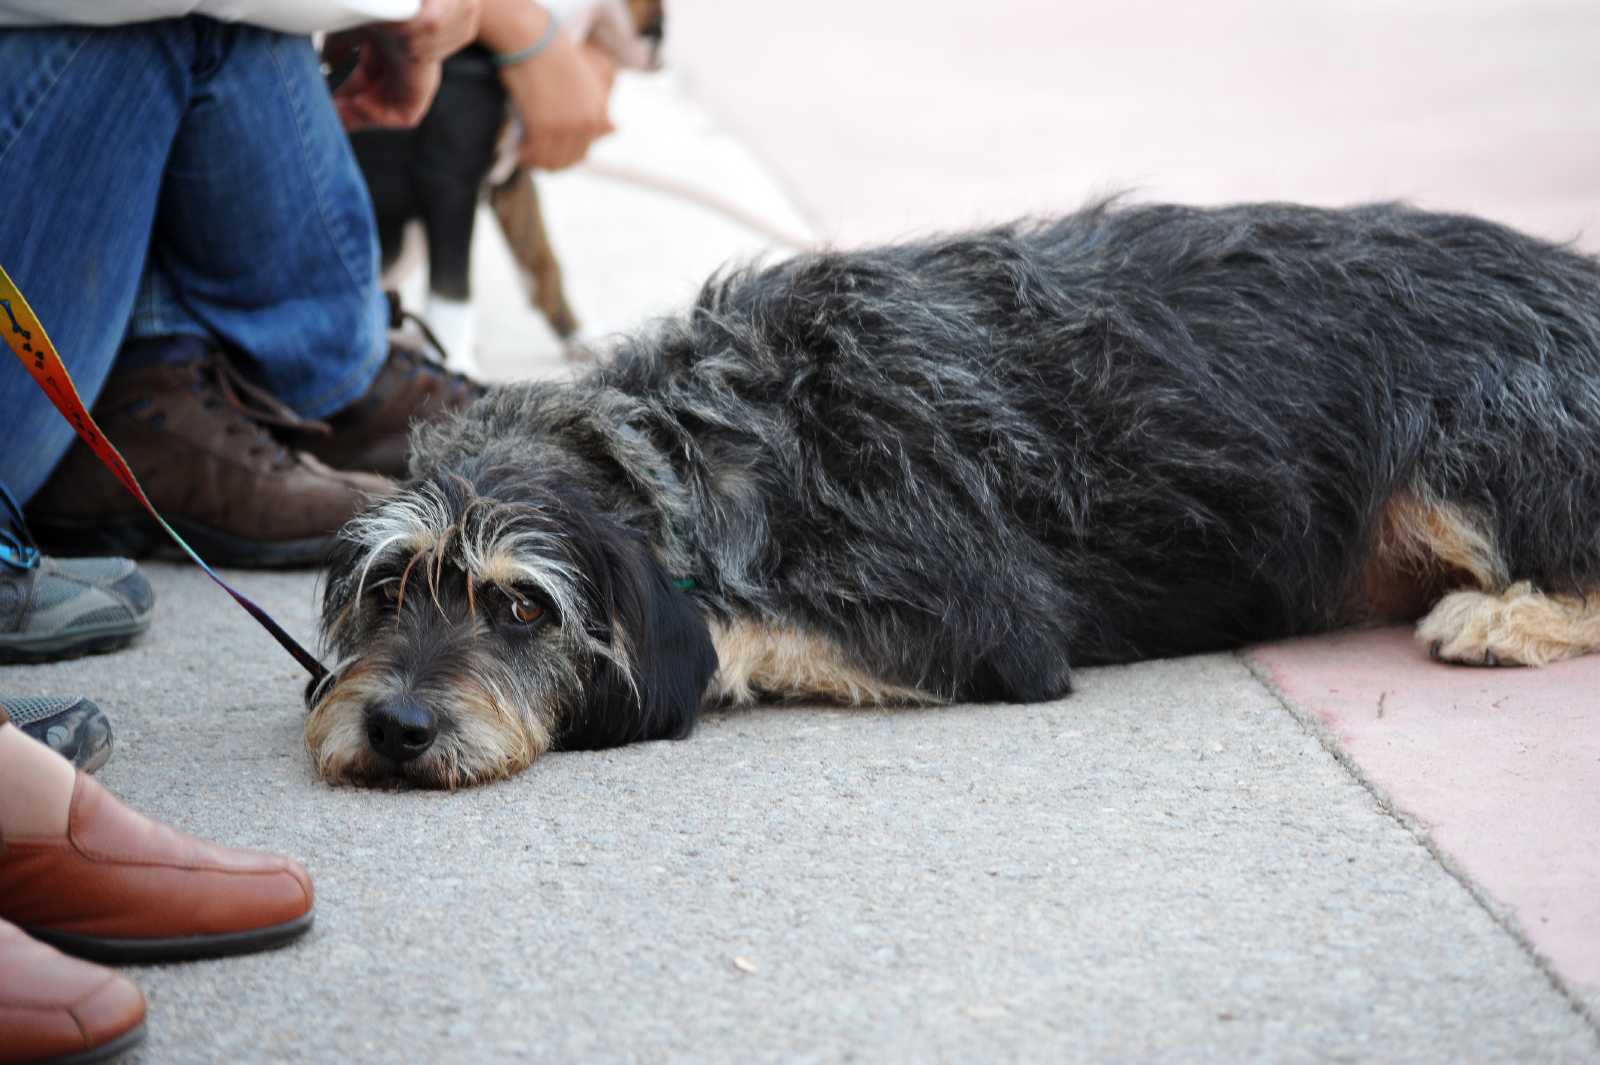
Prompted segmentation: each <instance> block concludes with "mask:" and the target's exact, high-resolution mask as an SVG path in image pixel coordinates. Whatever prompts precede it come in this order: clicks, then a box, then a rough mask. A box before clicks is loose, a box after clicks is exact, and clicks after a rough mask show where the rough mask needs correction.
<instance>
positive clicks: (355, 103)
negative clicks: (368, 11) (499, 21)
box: [323, 0, 482, 130]
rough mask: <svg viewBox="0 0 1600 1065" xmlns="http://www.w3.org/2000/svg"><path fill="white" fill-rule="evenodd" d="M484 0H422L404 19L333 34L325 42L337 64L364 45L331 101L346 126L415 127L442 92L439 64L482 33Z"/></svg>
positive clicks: (325, 51) (329, 56)
mask: <svg viewBox="0 0 1600 1065" xmlns="http://www.w3.org/2000/svg"><path fill="white" fill-rule="evenodd" d="M481 12H482V0H422V8H421V10H420V11H418V12H417V14H416V15H415V16H414V17H412V18H410V19H407V20H406V21H405V22H384V23H375V24H373V25H370V26H362V27H359V28H357V29H355V30H351V31H348V32H346V33H336V34H333V35H331V36H330V37H329V38H328V40H327V43H326V44H325V46H324V47H323V55H324V57H325V58H326V59H327V60H328V62H329V63H330V64H332V65H334V66H338V65H339V64H340V62H341V60H344V59H345V58H346V57H347V56H348V55H349V53H350V50H351V49H353V48H357V47H359V48H360V49H361V52H360V59H359V61H358V62H357V64H356V67H355V70H354V71H352V72H351V74H350V76H349V77H348V78H346V79H345V81H344V83H343V84H341V85H340V86H339V88H338V89H336V90H335V91H334V94H333V105H334V109H335V110H336V111H337V112H338V114H339V121H340V122H341V123H342V124H343V125H344V128H345V129H347V130H357V129H365V128H367V127H370V126H414V125H416V124H417V123H418V122H421V121H422V116H424V115H426V114H427V113H428V107H429V105H430V104H432V103H433V97H434V94H435V93H436V92H438V91H439V79H440V63H442V62H443V60H444V59H445V57H446V56H449V55H450V54H452V53H454V52H456V51H459V50H460V49H462V48H464V47H466V46H467V45H468V44H470V43H472V40H473V38H475V37H476V36H477V34H478V19H479V15H480V14H481Z"/></svg>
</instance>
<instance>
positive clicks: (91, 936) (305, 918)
mask: <svg viewBox="0 0 1600 1065" xmlns="http://www.w3.org/2000/svg"><path fill="white" fill-rule="evenodd" d="M313 899H314V896H313V893H312V889H311V878H310V877H309V876H308V875H306V871H305V869H304V868H302V867H301V866H300V864H299V863H298V862H295V861H292V860H291V859H288V858H281V857H278V856H277V855H273V854H262V853H260V852H258V851H244V850H233V849H231V848H228V847H221V846H218V845H216V844H214V843H207V842H205V841H204V840H201V839H196V838H195V837H194V836H191V835H189V834H187V833H185V832H180V831H178V830H177V829H175V828H170V827H168V826H167V825H164V824H162V823H161V822H159V821H154V820H152V819H150V818H148V817H145V816H144V815H142V814H139V813H136V812H134V811H133V810H130V809H129V808H128V807H126V806H124V805H123V804H122V803H121V802H118V801H117V799H116V797H115V796H113V795H112V794H111V793H110V792H108V791H106V789H105V788H103V787H101V786H100V785H99V784H97V783H95V781H94V780H93V779H91V778H90V777H87V776H85V775H84V774H82V773H79V774H78V780H77V785H76V787H75V788H74V790H73V793H72V806H71V809H70V811H69V814H68V823H67V834H66V836H64V837H56V838H50V839H40V838H37V837H26V838H18V837H12V838H10V839H5V840H0V918H3V919H4V920H7V921H12V922H14V923H15V924H17V925H19V926H21V928H22V929H23V930H24V931H25V932H27V933H28V934H29V935H31V936H33V937H34V938H35V939H40V940H43V941H44V942H46V943H49V944H51V945H52V946H55V947H59V948H60V949H61V950H64V951H66V952H67V953H68V954H75V955H77V956H78V957H80V958H90V959H93V960H94V961H104V962H149V961H178V960H181V959H186V958H210V957H217V956H219V955H223V954H243V953H247V952H249V951H254V950H263V949H266V948H268V947H275V946H279V945H280V944H283V943H286V942H288V941H289V940H291V939H294V938H296V937H298V936H300V935H301V934H303V933H304V932H306V931H307V930H308V929H309V928H310V927H311V922H312V919H313V916H314V915H313V910H312V903H313Z"/></svg>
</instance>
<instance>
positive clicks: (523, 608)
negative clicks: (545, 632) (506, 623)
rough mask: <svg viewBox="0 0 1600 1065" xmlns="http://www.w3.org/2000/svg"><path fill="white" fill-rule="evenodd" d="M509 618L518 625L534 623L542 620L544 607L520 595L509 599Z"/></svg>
mask: <svg viewBox="0 0 1600 1065" xmlns="http://www.w3.org/2000/svg"><path fill="white" fill-rule="evenodd" d="M511 620H513V621H515V622H516V623H517V624H519V625H534V624H537V623H538V622H540V621H542V620H544V607H542V606H540V605H539V604H538V603H535V602H534V601H533V600H531V599H523V598H521V597H520V596H519V597H518V598H516V599H513V600H511Z"/></svg>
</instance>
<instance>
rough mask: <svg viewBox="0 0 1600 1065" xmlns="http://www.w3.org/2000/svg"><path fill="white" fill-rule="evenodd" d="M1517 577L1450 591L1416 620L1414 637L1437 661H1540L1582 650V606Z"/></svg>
mask: <svg viewBox="0 0 1600 1065" xmlns="http://www.w3.org/2000/svg"><path fill="white" fill-rule="evenodd" d="M1575 606H1576V604H1574V603H1573V602H1572V601H1570V600H1566V599H1557V598H1553V597H1551V596H1547V595H1544V594H1542V593H1540V592H1536V591H1534V590H1533V586H1532V585H1531V584H1529V583H1528V582H1527V581H1519V582H1518V583H1516V584H1513V585H1512V586H1511V587H1509V588H1507V589H1506V590H1505V591H1504V592H1501V593H1500V594H1498V595H1495V594H1491V593H1488V592H1452V593H1451V594H1449V595H1447V596H1445V597H1444V598H1443V599H1441V600H1439V602H1438V603H1436V604H1435V605H1434V608H1433V610H1432V611H1430V612H1429V613H1428V616H1427V617H1425V618H1423V619H1422V621H1421V622H1419V623H1418V625H1417V640H1418V642H1420V643H1421V644H1422V645H1423V646H1424V647H1426V648H1427V649H1428V653H1429V654H1430V655H1432V656H1433V657H1434V658H1436V659H1438V660H1440V661H1442V662H1457V663H1460V664H1462V665H1469V666H1542V665H1546V664H1548V663H1550V662H1556V661H1559V660H1561V659H1563V658H1572V657H1574V656H1576V655H1581V654H1584V653H1585V652H1586V651H1587V650H1589V647H1588V646H1587V640H1586V639H1585V638H1584V635H1583V633H1582V632H1581V630H1582V629H1583V628H1584V627H1585V626H1584V624H1583V623H1584V621H1585V620H1586V619H1584V618H1583V617H1582V613H1583V611H1581V610H1579V609H1575Z"/></svg>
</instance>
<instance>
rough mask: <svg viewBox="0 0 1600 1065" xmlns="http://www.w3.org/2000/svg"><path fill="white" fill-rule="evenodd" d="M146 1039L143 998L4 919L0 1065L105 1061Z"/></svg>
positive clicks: (0, 928)
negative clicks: (26, 933) (32, 937)
mask: <svg viewBox="0 0 1600 1065" xmlns="http://www.w3.org/2000/svg"><path fill="white" fill-rule="evenodd" d="M143 1038H144V995H142V994H140V993H139V989H138V988H137V987H135V986H134V985H133V984H132V983H131V982H130V981H128V980H127V979H125V978H124V977H121V976H118V975H117V974H116V973H114V972H112V971H111V970H110V969H102V968H101V967H100V966H98V965H91V964H89V963H88V962H86V961H79V960H78V959H76V958H69V957H67V956H66V955H64V954H62V953H60V952H59V951H57V950H54V949H52V948H51V947H47V946H45V945H44V944H43V943H40V942H38V941H36V940H33V939H30V938H28V937H27V936H26V935H24V934H23V933H22V931H21V930H20V929H18V928H17V927H15V926H14V925H10V924H7V923H6V922H5V921H0V1065H82V1063H85V1062H91V1061H104V1060H106V1059H107V1058H111V1057H115V1056H116V1055H118V1054H120V1053H122V1052H123V1051H124V1050H127V1049H128V1048H129V1047H131V1046H133V1045H134V1044H136V1043H138V1042H139V1040H141V1039H143Z"/></svg>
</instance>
